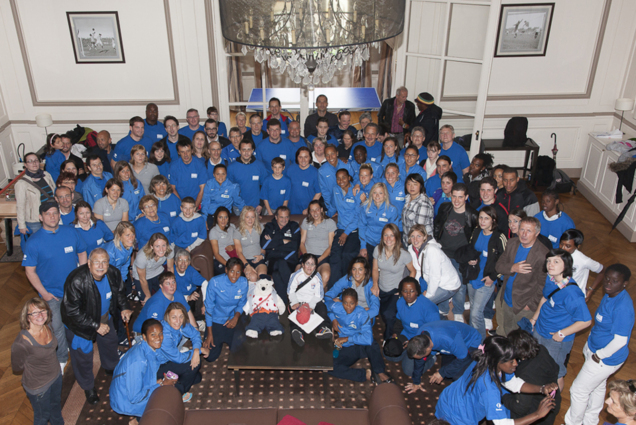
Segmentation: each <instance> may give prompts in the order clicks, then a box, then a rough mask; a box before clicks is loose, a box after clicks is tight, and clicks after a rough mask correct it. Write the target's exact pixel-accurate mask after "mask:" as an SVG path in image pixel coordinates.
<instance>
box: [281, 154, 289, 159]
mask: <svg viewBox="0 0 636 425" xmlns="http://www.w3.org/2000/svg"><path fill="white" fill-rule="evenodd" d="M279 156H280V157H281V158H283V159H287V155H279Z"/></svg>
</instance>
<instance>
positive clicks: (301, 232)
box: [12, 87, 636, 425]
mask: <svg viewBox="0 0 636 425" xmlns="http://www.w3.org/2000/svg"><path fill="white" fill-rule="evenodd" d="M407 97H408V91H407V90H406V89H405V88H404V87H401V88H399V89H398V90H397V93H396V96H395V97H394V98H391V99H387V100H386V101H385V102H384V103H383V105H382V109H381V110H380V113H379V114H378V121H379V124H376V123H373V122H372V117H371V115H370V114H363V116H362V117H361V122H360V124H361V127H362V128H361V129H360V130H359V131H358V129H356V128H355V127H352V126H351V114H350V113H349V112H348V111H342V112H340V113H339V114H338V115H334V114H332V113H330V112H328V111H327V107H328V101H327V98H326V96H324V95H321V96H319V97H318V98H317V100H316V106H317V111H316V113H314V114H312V115H310V116H308V117H307V119H306V121H305V126H304V137H302V136H301V135H300V129H301V127H300V123H298V122H296V121H293V120H290V119H289V118H288V117H287V116H285V115H283V114H281V104H280V101H279V100H278V99H276V98H272V99H270V101H269V109H270V114H269V115H268V116H267V117H266V118H265V119H263V118H261V116H260V115H258V114H252V115H251V116H249V117H248V116H247V115H245V114H244V113H239V114H238V115H237V116H236V124H237V125H236V126H233V127H231V128H229V131H228V128H227V126H226V125H225V124H224V123H222V122H220V121H219V119H218V118H219V117H218V110H217V109H216V108H214V107H211V108H208V110H207V116H208V118H207V119H206V121H205V123H204V125H201V124H200V117H199V112H198V111H197V110H196V109H190V110H188V111H187V114H186V117H187V124H186V125H184V126H183V127H181V128H179V121H178V120H177V118H175V117H173V116H166V117H165V118H164V120H163V123H161V122H159V121H158V116H159V115H158V107H157V105H155V104H152V103H151V104H148V105H147V107H146V118H145V119H143V118H141V117H133V118H132V119H130V123H129V124H130V133H129V134H128V135H127V136H126V137H124V138H123V139H121V140H120V141H119V142H117V144H115V145H113V144H112V140H111V137H110V134H109V133H108V132H107V131H102V132H99V133H98V134H97V137H96V144H95V145H94V146H87V147H82V148H84V149H81V148H80V149H76V148H75V147H73V146H71V143H70V137H69V136H68V135H64V134H63V135H58V134H51V135H49V136H48V137H47V144H46V151H45V156H44V159H46V164H45V166H44V167H42V166H41V164H40V163H41V159H42V158H40V157H39V156H38V155H37V154H35V153H28V154H27V155H26V156H25V163H26V174H25V176H24V177H23V178H22V179H21V180H19V181H18V183H17V184H16V201H17V211H18V231H19V233H20V234H21V235H22V236H23V241H24V243H23V250H24V260H23V265H24V266H25V269H26V276H27V278H28V280H29V282H30V283H31V285H32V286H33V287H34V289H35V290H36V291H37V292H38V294H39V298H33V299H32V300H29V301H28V302H27V303H26V304H25V306H24V308H23V310H22V316H21V328H22V331H21V332H20V334H19V335H18V336H17V338H16V340H15V343H14V344H13V346H12V362H13V366H14V369H15V370H23V371H24V375H23V385H24V388H25V391H26V392H27V394H28V396H29V399H30V400H31V403H32V404H33V407H34V415H35V419H34V422H35V423H38V424H39V423H47V421H50V422H51V423H56V424H58V423H63V420H62V418H61V409H60V405H59V404H60V394H61V382H62V380H61V374H63V373H64V370H65V367H66V363H67V361H68V359H69V355H70V359H71V364H72V368H73V371H74V374H75V377H76V379H77V382H78V384H79V386H80V387H81V388H82V389H83V390H84V391H85V394H86V399H87V401H88V403H91V404H95V403H97V402H98V401H99V395H98V394H97V390H96V389H95V384H94V376H93V372H92V370H93V354H92V350H93V343H94V342H97V344H98V347H99V354H100V357H101V365H102V368H103V369H104V370H105V372H106V373H107V374H109V375H112V376H113V378H112V383H111V387H110V404H111V407H112V408H113V410H114V411H116V412H117V413H120V414H123V415H127V416H130V417H131V422H133V423H134V422H135V421H136V420H137V419H138V418H139V417H140V416H141V415H142V413H143V410H144V407H145V404H146V403H147V401H148V399H149V397H150V394H151V393H152V391H153V390H154V389H155V388H157V387H159V386H162V385H174V386H175V387H176V388H177V389H179V391H180V392H181V394H182V397H183V401H184V402H188V401H190V400H191V398H192V393H191V392H190V389H191V387H192V386H193V385H195V384H197V383H199V382H200V381H201V379H202V376H201V373H200V371H199V369H200V367H201V359H202V358H203V359H205V360H206V361H208V362H213V361H216V360H217V359H218V358H219V356H220V355H221V353H222V349H223V345H224V344H226V345H228V346H229V345H231V344H232V341H233V340H234V338H235V335H234V332H235V329H236V327H237V324H238V321H239V319H240V318H241V316H242V314H243V312H244V307H245V306H246V304H247V303H249V302H250V300H249V299H248V298H249V297H248V294H249V293H250V291H253V290H254V285H255V282H257V281H258V280H261V279H267V280H271V281H273V288H274V291H275V294H276V295H277V296H280V299H281V300H282V302H283V303H284V304H285V306H286V308H287V309H288V310H289V311H290V312H292V311H297V312H298V316H300V315H301V314H303V313H306V312H309V313H311V314H316V315H317V316H318V317H319V318H320V319H321V320H322V323H321V324H320V325H319V326H318V327H317V328H315V337H316V338H319V339H329V340H332V341H333V344H334V349H335V352H334V366H333V371H331V372H330V373H331V374H332V375H333V376H335V377H338V378H342V379H349V380H353V381H358V382H364V381H367V380H373V381H375V382H376V383H377V384H381V383H385V382H392V381H393V378H392V377H391V376H390V375H389V374H387V372H386V369H385V361H391V362H396V363H399V364H400V366H401V369H402V371H403V373H404V374H405V375H406V376H408V377H409V380H410V382H409V383H408V385H406V388H405V390H406V391H407V392H409V393H413V392H417V391H420V390H422V391H425V388H426V386H427V385H437V384H440V383H442V382H443V381H444V380H447V381H449V382H452V384H450V385H449V386H448V387H446V388H445V389H444V390H443V391H442V394H441V396H440V399H439V401H438V403H437V407H436V416H437V418H438V421H437V423H444V421H447V422H448V423H451V424H453V425H463V424H466V425H468V424H471V425H474V424H475V423H478V422H480V421H481V420H482V419H484V418H485V419H488V420H491V421H493V422H494V423H495V424H497V425H504V424H505V425H507V424H513V423H515V424H518V425H519V424H530V423H534V422H536V421H537V420H540V419H541V418H545V419H543V422H542V423H553V422H554V418H555V417H556V412H557V411H558V409H559V407H560V399H561V396H560V394H561V392H562V391H563V389H564V376H565V375H566V373H567V369H568V368H567V363H568V357H569V355H570V352H571V350H572V347H573V341H574V336H575V334H576V333H577V332H579V331H582V330H584V329H586V328H588V327H590V326H591V325H592V315H591V313H590V311H589V308H588V307H587V304H586V302H587V301H589V299H590V296H591V295H592V293H593V291H594V290H595V289H596V288H597V286H599V285H601V284H602V286H603V289H604V291H605V295H604V296H603V299H602V301H601V305H600V306H599V308H598V309H597V311H596V313H595V315H594V325H593V326H592V331H591V334H590V337H589V339H588V341H587V343H586V344H585V347H584V349H583V355H584V357H585V363H584V366H583V368H582V370H581V371H580V372H579V374H578V376H577V377H576V379H575V380H574V383H573V385H572V387H571V388H570V395H571V405H570V408H569V410H568V411H567V414H566V416H565V422H566V424H569V425H579V424H581V423H585V424H592V423H596V422H597V421H598V415H599V413H600V411H601V409H602V406H603V400H604V398H605V392H606V381H607V379H608V378H609V377H610V376H611V375H612V374H613V373H614V372H615V371H616V370H618V369H619V368H620V367H621V365H622V364H623V363H624V362H625V360H626V359H627V356H628V353H629V339H630V336H631V332H632V329H633V326H634V306H633V302H632V300H631V298H630V296H629V294H628V293H627V291H626V289H625V288H626V286H627V284H628V282H629V280H630V277H631V272H630V270H629V268H627V267H626V266H624V265H622V264H613V265H611V266H608V267H604V266H603V265H601V264H600V263H598V262H596V261H594V260H592V259H590V258H588V257H587V256H585V255H584V254H583V253H581V252H580V251H579V248H580V246H581V244H582V243H583V239H584V236H583V233H582V232H581V231H580V230H579V229H576V225H575V223H574V222H573V220H572V219H571V218H570V217H569V216H568V215H567V214H566V213H565V212H564V211H563V209H562V204H561V203H560V200H559V194H558V193H557V192H556V191H553V190H546V191H545V192H544V193H543V195H542V197H541V202H539V200H538V199H537V197H536V196H535V194H534V193H533V192H532V190H530V188H529V187H528V186H527V185H526V183H525V181H524V180H521V179H520V178H519V177H518V175H517V171H516V170H515V169H513V168H511V167H508V166H506V165H497V166H494V167H493V159H492V157H491V156H490V155H488V154H483V153H482V154H479V155H477V156H475V157H474V158H473V159H472V161H470V160H469V157H468V154H467V152H466V150H465V149H464V148H463V147H462V146H461V145H460V144H459V143H457V142H456V141H455V134H454V129H453V127H452V126H451V125H448V124H446V125H442V126H441V127H440V122H439V121H440V119H441V112H442V111H441V108H439V107H438V106H437V105H435V103H434V99H433V96H431V95H430V94H429V93H420V94H419V95H418V96H417V97H416V99H415V105H414V104H413V103H411V102H409V101H408V100H406V99H407ZM415 106H417V110H418V112H416V110H415ZM247 124H249V126H247ZM78 148H79V146H78ZM82 150H83V154H82ZM73 152H75V153H73ZM82 156H83V158H82ZM202 244H209V247H210V249H211V252H212V253H213V258H209V261H210V269H212V270H213V271H214V277H212V278H211V279H210V280H209V281H208V280H206V279H204V278H203V277H202V276H201V274H200V273H199V272H198V271H197V270H195V269H194V267H193V266H192V265H191V262H192V253H193V252H194V251H195V250H197V249H199V247H201V246H202ZM590 271H591V272H593V273H596V274H597V276H596V278H595V280H594V281H593V283H592V286H591V287H587V280H588V276H589V272H590ZM276 299H277V298H276V297H274V298H272V300H270V301H269V302H268V303H266V304H263V305H261V304H259V305H258V309H257V310H258V311H257V312H256V313H271V312H276V311H278V310H279V307H281V306H279V305H276V303H277V301H276ZM134 302H139V303H140V304H141V306H142V308H141V311H140V313H139V315H138V316H137V317H136V319H135V320H134V324H132V326H130V323H129V322H131V315H132V308H131V303H134ZM466 309H469V310H470V314H469V316H468V320H467V323H466V322H465V316H464V312H465V310H466ZM280 310H281V311H282V309H280ZM276 316H277V314H274V315H270V314H254V315H252V316H251V323H250V325H248V328H247V329H248V333H247V335H248V336H251V337H254V336H257V335H258V332H260V331H261V330H267V331H268V332H270V334H271V335H279V334H281V333H284V332H289V333H290V336H291V339H292V340H293V341H294V343H295V344H297V345H298V346H303V345H304V344H305V336H306V334H305V332H304V331H303V329H302V328H301V327H300V326H297V325H296V324H294V323H293V322H290V329H283V328H282V327H281V326H280V324H278V321H273V320H271V319H272V317H276ZM495 316H496V323H497V327H496V328H495V327H494V323H493V319H494V318H495ZM376 320H379V321H380V322H381V325H382V327H383V329H384V331H383V333H382V335H381V336H379V337H378V336H377V335H376V336H374V334H373V331H372V328H373V325H374V323H375V321H376ZM277 324H278V326H277ZM127 327H130V329H132V331H133V335H134V336H135V338H134V339H132V341H131V340H130V338H128V337H127V331H126V329H127ZM188 340H189V341H190V344H189V345H187V346H186V347H190V346H191V348H185V347H184V342H185V341H188ZM131 342H132V344H133V345H132V346H130V344H131ZM120 345H123V346H126V345H127V346H128V347H121V346H120ZM125 348H128V350H127V352H126V353H125V354H123V356H122V351H124V350H125ZM336 352H337V354H336ZM438 356H439V357H440V358H441V367H440V368H439V369H438V370H437V371H436V372H434V373H429V372H428V371H429V370H433V369H434V368H433V366H434V365H435V363H436V361H437V357H438ZM362 358H366V359H368V360H369V363H370V365H371V368H370V369H368V370H364V369H356V368H354V367H353V365H354V364H355V363H356V362H357V361H358V360H359V359H362ZM426 373H428V374H429V376H428V381H427V382H423V378H424V374H426ZM633 387H634V384H633V383H631V382H628V383H624V382H622V381H615V382H612V383H611V384H610V395H609V398H608V401H607V403H608V406H609V408H608V409H609V410H608V411H610V413H612V414H613V415H615V416H616V417H617V418H619V419H621V418H624V420H625V421H626V422H625V423H634V413H636V412H635V410H636V391H634V388H633ZM630 389H631V391H632V392H630ZM617 415H622V416H617ZM630 415H631V419H630ZM627 421H631V422H627Z"/></svg>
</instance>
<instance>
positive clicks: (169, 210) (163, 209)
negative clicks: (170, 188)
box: [155, 193, 181, 222]
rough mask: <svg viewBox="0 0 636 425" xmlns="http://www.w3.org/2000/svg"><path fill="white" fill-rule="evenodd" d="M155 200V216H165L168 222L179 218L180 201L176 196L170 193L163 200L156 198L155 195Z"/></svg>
mask: <svg viewBox="0 0 636 425" xmlns="http://www.w3.org/2000/svg"><path fill="white" fill-rule="evenodd" d="M155 198H156V199H157V214H159V215H161V214H163V215H165V216H166V217H168V219H169V220H170V222H172V221H174V220H175V219H176V218H177V217H178V216H179V213H180V212H181V199H179V198H177V195H174V194H172V193H171V194H170V195H168V197H167V198H166V199H163V200H161V199H159V198H157V195H155Z"/></svg>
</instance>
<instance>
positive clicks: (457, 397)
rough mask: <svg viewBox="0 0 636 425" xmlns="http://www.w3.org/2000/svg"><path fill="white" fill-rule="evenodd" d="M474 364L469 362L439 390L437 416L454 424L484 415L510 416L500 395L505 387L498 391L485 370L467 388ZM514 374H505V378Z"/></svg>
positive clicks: (464, 424) (491, 417)
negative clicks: (452, 379) (452, 380)
mask: <svg viewBox="0 0 636 425" xmlns="http://www.w3.org/2000/svg"><path fill="white" fill-rule="evenodd" d="M476 364H477V363H476V362H472V363H471V365H470V366H468V369H466V371H465V372H464V374H463V375H462V377H461V378H459V379H458V380H457V381H455V382H453V383H452V384H450V385H449V386H448V387H446V388H445V389H444V390H443V391H442V394H441V395H440V396H439V400H438V401H437V405H436V406H435V417H436V418H438V419H443V420H445V421H448V422H450V423H451V424H453V425H475V424H478V423H479V422H481V421H482V419H484V418H486V419H488V420H490V421H493V420H498V419H508V418H510V411H509V410H508V409H507V408H506V407H505V406H504V405H503V404H501V396H502V395H503V394H507V393H508V391H507V390H506V389H505V388H502V390H501V391H500V390H499V388H498V387H497V384H496V383H495V382H493V381H492V379H491V377H490V374H489V373H488V372H486V373H484V374H483V375H481V376H480V377H479V378H478V379H477V381H476V382H475V385H472V386H470V387H468V389H467V385H468V383H469V382H470V379H471V378H472V372H473V369H474V368H475V365H476ZM513 377H514V375H512V374H510V375H507V374H506V375H505V380H506V381H509V380H510V379H512V378H513ZM503 379H504V378H503V377H502V380H503Z"/></svg>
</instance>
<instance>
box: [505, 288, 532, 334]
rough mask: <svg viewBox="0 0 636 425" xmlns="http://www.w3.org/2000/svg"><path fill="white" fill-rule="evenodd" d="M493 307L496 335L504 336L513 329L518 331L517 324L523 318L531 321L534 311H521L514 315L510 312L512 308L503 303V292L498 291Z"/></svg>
mask: <svg viewBox="0 0 636 425" xmlns="http://www.w3.org/2000/svg"><path fill="white" fill-rule="evenodd" d="M495 305H496V306H497V308H496V314H497V316H496V317H497V335H501V336H506V335H508V334H509V333H510V332H512V331H514V330H515V329H519V325H517V322H519V320H521V319H522V318H523V317H527V318H528V319H532V316H534V311H532V310H521V311H520V312H519V313H517V314H515V312H514V311H513V310H512V307H509V306H508V304H506V302H505V301H504V291H499V294H498V295H497V298H496V301H495Z"/></svg>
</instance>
